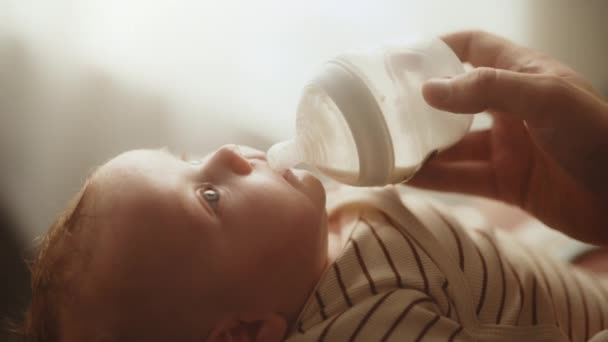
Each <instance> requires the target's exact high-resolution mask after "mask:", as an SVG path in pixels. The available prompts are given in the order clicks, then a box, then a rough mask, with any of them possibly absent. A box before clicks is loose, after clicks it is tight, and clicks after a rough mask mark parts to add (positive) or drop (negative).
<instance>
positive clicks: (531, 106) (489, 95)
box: [422, 68, 561, 119]
mask: <svg viewBox="0 0 608 342" xmlns="http://www.w3.org/2000/svg"><path fill="white" fill-rule="evenodd" d="M560 83H561V82H560V80H559V79H558V78H557V77H551V76H545V75H540V74H524V73H518V72H513V71H508V70H501V69H493V68H477V69H474V70H471V71H469V72H467V73H464V74H460V75H457V76H454V77H453V78H442V79H431V80H429V81H427V82H426V83H425V84H424V85H423V88H422V95H423V96H424V99H425V100H426V101H427V102H428V103H429V104H430V105H431V106H433V107H435V108H438V109H442V110H446V111H449V112H453V113H468V114H472V113H479V112H483V111H494V112H503V113H510V114H513V115H517V116H519V118H520V119H531V117H530V116H532V115H536V114H537V113H539V112H542V111H543V109H544V110H545V111H546V109H548V108H546V106H552V104H551V103H550V102H549V101H547V98H551V97H553V98H555V97H554V96H555V95H556V94H555V90H556V88H557V87H556V86H558V85H559V84H560Z"/></svg>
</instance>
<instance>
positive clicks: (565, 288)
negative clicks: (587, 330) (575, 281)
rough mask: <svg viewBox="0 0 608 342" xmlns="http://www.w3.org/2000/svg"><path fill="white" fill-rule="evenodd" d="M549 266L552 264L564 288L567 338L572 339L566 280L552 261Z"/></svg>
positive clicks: (570, 312)
mask: <svg viewBox="0 0 608 342" xmlns="http://www.w3.org/2000/svg"><path fill="white" fill-rule="evenodd" d="M551 266H553V268H554V273H555V275H556V276H557V279H558V280H559V282H560V284H561V285H562V288H563V289H564V294H565V297H566V311H567V313H568V338H569V339H570V340H572V311H571V310H572V309H571V308H570V294H569V293H568V287H567V286H566V282H565V281H564V279H563V278H562V275H561V273H560V272H559V270H558V268H559V267H557V266H556V265H554V264H553V263H551Z"/></svg>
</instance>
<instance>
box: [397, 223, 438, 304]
mask: <svg viewBox="0 0 608 342" xmlns="http://www.w3.org/2000/svg"><path fill="white" fill-rule="evenodd" d="M399 233H401V236H403V238H404V239H405V241H406V242H407V244H408V246H409V247H410V249H411V250H412V253H413V254H414V259H416V264H417V265H418V271H419V272H420V276H421V277H422V281H423V282H424V293H426V294H430V292H429V280H428V279H427V278H426V272H425V271H424V266H423V265H422V260H421V259H420V255H418V250H416V246H414V244H413V243H412V241H411V240H410V239H409V238H408V237H407V235H405V233H404V232H402V231H401V230H400V229H399Z"/></svg>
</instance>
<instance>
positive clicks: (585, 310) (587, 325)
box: [572, 274, 589, 341]
mask: <svg viewBox="0 0 608 342" xmlns="http://www.w3.org/2000/svg"><path fill="white" fill-rule="evenodd" d="M572 279H573V280H574V284H576V289H577V290H578V292H579V293H580V294H581V297H582V298H583V310H584V312H585V316H584V317H585V318H584V319H585V341H587V340H588V339H589V313H588V310H589V309H588V308H587V298H585V292H584V291H583V289H582V288H581V284H580V283H579V281H578V276H577V274H574V276H573V277H572Z"/></svg>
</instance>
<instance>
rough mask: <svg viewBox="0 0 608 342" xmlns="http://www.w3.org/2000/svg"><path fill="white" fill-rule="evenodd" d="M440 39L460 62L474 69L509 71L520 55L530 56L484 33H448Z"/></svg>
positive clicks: (523, 50) (527, 52)
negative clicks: (488, 68)
mask: <svg viewBox="0 0 608 342" xmlns="http://www.w3.org/2000/svg"><path fill="white" fill-rule="evenodd" d="M441 39H442V40H443V41H444V42H445V43H446V44H447V45H448V46H449V47H450V48H452V50H454V53H456V55H457V56H458V58H460V60H461V61H462V62H468V63H471V64H472V65H473V66H475V67H491V68H498V69H511V68H512V67H513V66H514V65H515V64H517V61H518V60H519V59H521V58H522V57H523V56H522V55H526V54H530V51H529V50H528V49H526V48H524V47H522V46H519V45H517V44H515V43H513V42H511V41H509V40H506V39H504V38H502V37H499V36H496V35H493V34H491V33H487V32H484V31H462V32H456V33H450V34H446V35H444V36H442V37H441Z"/></svg>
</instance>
